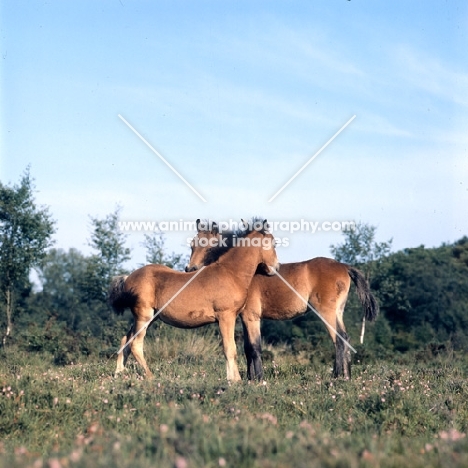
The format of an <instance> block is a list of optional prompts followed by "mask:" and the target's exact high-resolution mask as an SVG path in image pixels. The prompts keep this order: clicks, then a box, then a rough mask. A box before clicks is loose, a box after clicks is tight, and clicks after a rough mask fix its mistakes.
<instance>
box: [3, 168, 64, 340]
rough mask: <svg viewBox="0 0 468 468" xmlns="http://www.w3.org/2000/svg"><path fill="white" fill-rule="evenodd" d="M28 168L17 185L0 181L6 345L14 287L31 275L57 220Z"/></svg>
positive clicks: (9, 331) (23, 282) (43, 254)
mask: <svg viewBox="0 0 468 468" xmlns="http://www.w3.org/2000/svg"><path fill="white" fill-rule="evenodd" d="M33 192H34V185H33V181H32V180H31V177H30V174H29V168H27V169H26V171H25V172H24V174H23V177H22V178H21V180H20V183H19V184H18V185H14V186H12V187H8V186H6V185H4V184H2V183H1V182H0V289H1V293H2V295H3V297H4V301H5V312H6V330H5V334H4V336H3V341H2V342H3V345H5V344H6V340H7V338H8V337H9V336H10V335H11V332H12V316H13V310H14V291H15V289H16V288H18V287H20V286H21V285H24V284H25V283H26V282H27V281H28V279H29V273H30V271H31V269H32V268H34V267H37V266H38V265H39V264H40V262H41V260H42V259H43V258H44V256H45V254H46V249H47V248H48V247H50V246H51V245H52V243H53V241H52V234H53V233H54V232H55V229H54V221H53V220H52V219H51V215H50V214H49V212H48V208H44V207H38V206H37V205H36V202H35V200H34V195H33Z"/></svg>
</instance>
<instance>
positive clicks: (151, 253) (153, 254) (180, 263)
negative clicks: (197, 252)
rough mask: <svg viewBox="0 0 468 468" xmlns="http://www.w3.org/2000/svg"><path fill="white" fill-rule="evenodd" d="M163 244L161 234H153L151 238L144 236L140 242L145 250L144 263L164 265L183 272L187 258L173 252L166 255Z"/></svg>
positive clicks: (162, 235)
mask: <svg viewBox="0 0 468 468" xmlns="http://www.w3.org/2000/svg"><path fill="white" fill-rule="evenodd" d="M164 244H165V238H164V234H163V233H162V232H160V231H158V232H155V233H153V235H151V236H150V235H148V234H145V240H144V242H142V245H143V247H145V248H146V262H147V263H158V264H160V265H166V266H168V267H169V268H173V269H174V270H183V269H184V268H185V265H187V263H188V256H187V255H183V254H176V253H175V252H172V253H171V254H167V253H166V252H165V248H164Z"/></svg>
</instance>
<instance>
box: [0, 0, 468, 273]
mask: <svg viewBox="0 0 468 468" xmlns="http://www.w3.org/2000/svg"><path fill="white" fill-rule="evenodd" d="M0 13H1V30H2V50H1V52H2V64H1V100H2V105H1V109H2V111H1V122H0V123H1V148H0V149H1V155H2V156H1V163H0V170H1V172H0V174H1V180H2V181H3V182H5V183H8V182H16V181H18V180H19V177H20V176H21V173H22V172H23V171H24V169H25V168H26V167H27V166H28V165H30V166H31V174H32V176H33V177H34V178H35V180H36V187H37V190H38V193H37V200H38V202H39V203H41V204H45V205H48V206H49V207H50V211H51V213H52V215H53V217H54V218H55V219H56V220H57V228H58V231H57V234H56V236H55V237H56V246H57V247H62V248H66V249H67V248H69V247H76V248H78V249H80V250H82V251H83V252H88V248H87V246H86V241H87V239H88V238H89V228H90V223H89V216H90V215H91V216H97V217H103V216H105V215H106V214H108V213H110V212H112V211H114V209H115V207H116V206H117V204H120V205H121V206H122V212H121V217H122V219H123V220H142V221H152V220H154V221H161V220H179V219H184V220H195V219H196V218H210V219H218V220H220V219H231V218H232V219H239V218H241V217H242V218H249V217H251V216H254V215H261V216H264V217H266V218H268V219H269V220H286V221H293V220H300V219H307V220H313V221H320V222H321V221H346V220H355V221H357V222H359V221H361V222H365V223H369V224H372V225H375V226H377V227H378V230H377V235H378V240H379V241H383V240H387V239H389V238H393V245H394V249H401V248H404V247H413V246H418V245H421V244H424V245H426V246H429V247H430V246H437V245H440V244H441V243H442V242H452V241H454V240H456V239H458V238H460V237H462V236H463V235H468V216H467V209H466V207H467V206H468V158H467V156H468V155H467V144H468V131H467V130H468V112H467V110H468V66H467V64H468V53H467V50H468V40H467V31H468V5H467V3H466V2H465V1H450V2H449V1H412V2H408V1H407V0H406V1H391V2H388V1H373V2H370V1H359V0H351V1H345V0H333V1H327V2H317V1H315V2H294V1H288V2H286V1H284V2H277V1H276V2H275V1H256V2H244V1H236V2H234V1H224V2H219V1H218V2H215V1H205V2H203V1H198V2H193V1H179V2H178V1H174V2H165V1H161V2H149V1H148V2H142V1H135V2H130V1H128V0H120V1H119V0H115V1H114V0H113V1H101V2H100V1H80V2H63V1H49V2H38V1H34V0H29V1H27V2H26V1H24V2H23V1H11V0H6V1H3V2H2V3H1V6H0ZM119 114H120V115H122V117H124V118H125V119H126V120H127V121H128V122H130V123H131V124H132V125H133V126H134V127H135V129H137V130H138V132H140V134H141V135H143V136H144V138H146V139H147V141H148V142H149V143H150V144H151V145H152V146H153V147H154V148H155V149H156V150H157V151H159V152H160V154H161V155H163V156H164V157H165V158H166V159H167V160H168V161H169V162H170V163H171V164H172V165H173V166H174V167H175V168H176V169H177V170H178V171H179V172H180V173H181V174H182V175H183V176H184V177H185V178H186V179H187V180H188V181H189V182H190V184H192V185H193V186H194V187H195V188H196V190H197V191H199V192H200V194H201V195H202V196H203V197H204V198H205V199H206V200H207V202H206V203H204V202H203V201H201V200H200V199H199V198H198V197H197V196H196V195H194V193H193V192H192V191H191V190H190V189H189V188H188V187H187V186H186V185H185V184H184V183H183V182H181V180H180V179H179V178H178V177H177V176H176V175H175V174H174V173H173V172H172V171H171V170H170V169H169V168H168V167H167V166H165V165H164V163H163V162H162V161H160V160H159V159H158V157H157V156H156V155H155V154H154V153H153V152H151V150H150V149H148V147H146V146H145V145H144V144H143V142H142V141H141V140H140V139H139V138H138V137H137V136H136V135H135V134H134V133H133V132H132V131H131V130H130V129H129V128H128V127H127V126H126V125H125V124H124V123H123V121H122V120H121V119H120V118H119V117H118V115H119ZM353 115H355V116H356V118H355V119H354V120H353V121H352V123H350V124H349V126H348V127H347V128H346V129H345V130H344V131H343V132H342V133H340V135H339V136H338V137H337V138H336V139H335V140H334V141H333V142H332V143H331V144H330V145H329V146H328V147H327V148H326V149H325V150H324V151H323V152H322V153H321V154H320V155H319V156H317V158H316V159H315V160H314V161H313V162H312V163H311V164H310V165H309V166H308V167H307V168H306V169H304V171H303V172H302V173H301V174H300V175H299V176H298V177H297V178H296V179H295V180H294V181H293V182H292V183H291V184H290V185H289V186H288V187H287V188H286V189H285V190H284V191H283V192H282V193H281V194H280V195H278V197H277V198H276V199H275V200H274V201H273V202H271V203H268V200H269V199H270V198H271V196H272V195H273V194H275V193H276V192H277V190H279V188H280V187H281V186H282V185H283V184H284V183H285V182H286V181H287V180H288V179H289V178H290V177H291V176H292V175H293V174H294V173H295V172H296V171H297V170H298V169H299V168H300V167H301V166H302V165H303V164H304V163H306V162H307V161H308V160H309V159H310V158H311V157H312V156H313V155H314V154H315V153H316V152H317V151H318V150H319V149H320V148H321V147H322V145H324V144H325V143H326V142H327V141H328V139H329V138H330V137H332V136H333V135H334V134H335V133H336V132H337V131H338V130H339V129H340V128H341V127H342V126H343V125H344V124H345V123H346V122H347V121H348V120H349V119H350V118H351V117H352V116H353ZM192 234H193V233H186V232H183V233H180V232H179V233H168V235H167V245H168V247H169V249H170V250H175V251H178V252H187V251H188V250H187V249H186V247H185V246H184V243H185V239H186V238H187V236H190V235H192ZM281 235H286V234H281ZM289 237H290V247H288V248H282V249H281V250H279V252H278V253H279V256H280V260H282V261H299V260H303V259H307V258H311V257H315V256H319V255H327V256H329V255H330V253H329V246H330V244H336V243H337V242H340V241H341V240H342V236H341V235H340V234H339V233H336V232H327V233H325V232H321V233H318V234H314V235H311V234H310V233H309V234H307V233H302V234H294V235H293V236H291V235H290V236H289ZM142 240H143V233H132V234H131V235H129V238H128V243H129V246H131V247H132V248H133V249H134V259H133V261H134V264H137V263H141V262H143V261H144V256H143V252H142V249H141V247H140V246H139V244H140V242H141V241H142Z"/></svg>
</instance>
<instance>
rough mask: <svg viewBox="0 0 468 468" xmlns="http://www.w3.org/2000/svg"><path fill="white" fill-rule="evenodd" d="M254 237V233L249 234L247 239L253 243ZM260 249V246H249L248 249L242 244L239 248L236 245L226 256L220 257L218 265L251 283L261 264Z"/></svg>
mask: <svg viewBox="0 0 468 468" xmlns="http://www.w3.org/2000/svg"><path fill="white" fill-rule="evenodd" d="M254 235H255V234H254V233H249V234H247V235H246V236H245V238H247V239H248V242H249V243H251V239H252V237H254ZM260 249H261V247H260V246H252V245H249V246H248V247H247V246H243V245H242V244H241V245H238V246H236V245H234V246H233V247H231V248H230V249H229V250H228V251H227V252H226V253H225V254H224V255H222V256H221V257H219V259H218V264H220V265H223V266H224V267H225V268H227V269H229V270H231V271H232V272H233V273H234V274H235V275H236V276H244V277H245V278H246V279H248V281H250V280H251V279H252V278H253V275H254V274H255V271H256V270H257V267H258V265H259V263H261V261H260V260H261V258H260Z"/></svg>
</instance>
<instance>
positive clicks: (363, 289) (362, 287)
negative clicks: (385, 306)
mask: <svg viewBox="0 0 468 468" xmlns="http://www.w3.org/2000/svg"><path fill="white" fill-rule="evenodd" d="M348 275H349V276H350V277H351V279H352V280H353V283H354V284H355V286H356V291H357V294H358V297H359V301H360V302H361V304H362V307H363V309H364V318H365V319H366V320H369V321H370V322H372V321H373V320H375V319H376V317H377V315H378V313H379V305H378V303H377V300H376V299H375V297H374V296H373V294H372V293H371V291H370V289H369V285H368V284H367V281H366V278H365V277H364V275H363V274H362V273H361V272H360V271H359V270H357V269H356V268H353V267H351V266H350V267H348Z"/></svg>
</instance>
